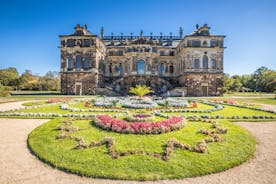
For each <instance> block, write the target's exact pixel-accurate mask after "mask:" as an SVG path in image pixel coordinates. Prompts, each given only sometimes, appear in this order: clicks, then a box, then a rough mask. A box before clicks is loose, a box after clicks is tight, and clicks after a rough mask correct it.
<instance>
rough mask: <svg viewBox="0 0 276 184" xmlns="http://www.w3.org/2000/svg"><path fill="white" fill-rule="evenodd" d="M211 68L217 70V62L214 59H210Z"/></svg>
mask: <svg viewBox="0 0 276 184" xmlns="http://www.w3.org/2000/svg"><path fill="white" fill-rule="evenodd" d="M211 68H212V69H216V68H217V61H216V59H212V60H211Z"/></svg>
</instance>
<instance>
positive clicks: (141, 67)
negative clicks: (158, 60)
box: [137, 59, 145, 74]
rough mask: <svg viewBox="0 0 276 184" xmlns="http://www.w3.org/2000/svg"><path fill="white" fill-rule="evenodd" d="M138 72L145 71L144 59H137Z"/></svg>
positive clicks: (142, 72)
mask: <svg viewBox="0 0 276 184" xmlns="http://www.w3.org/2000/svg"><path fill="white" fill-rule="evenodd" d="M137 73H138V74H144V73H145V61H144V60H142V59H141V60H138V61H137Z"/></svg>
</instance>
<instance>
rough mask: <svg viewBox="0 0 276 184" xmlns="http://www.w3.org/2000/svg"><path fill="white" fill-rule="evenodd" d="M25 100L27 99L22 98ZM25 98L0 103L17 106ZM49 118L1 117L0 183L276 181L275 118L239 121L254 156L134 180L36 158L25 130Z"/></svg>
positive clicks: (199, 183)
mask: <svg viewBox="0 0 276 184" xmlns="http://www.w3.org/2000/svg"><path fill="white" fill-rule="evenodd" d="M25 102H26V101H25ZM25 102H13V103H9V104H1V105H0V110H1V109H6V110H8V109H12V108H18V107H20V106H21V104H22V103H25ZM46 121H48V120H41V119H6V118H2V119H1V118H0V140H1V141H2V143H1V144H0V184H25V183H26V184H36V183H37V184H44V183H45V184H52V183H53V184H90V183H97V184H98V183H99V184H106V183H112V184H117V183H139V184H141V183H164V184H165V183H166V184H167V183H168V184H171V183H181V184H182V183H183V184H190V183H193V184H194V183H196V184H197V183H198V184H201V183H210V184H211V183H212V184H216V183H217V184H221V183H227V184H228V183H233V184H236V183H242V184H243V183H244V184H245V183H246V184H247V183H250V184H251V183H255V184H266V183H267V184H270V183H276V122H239V123H237V124H238V125H240V126H243V127H244V128H246V129H248V130H249V131H250V132H252V134H253V135H254V136H255V137H256V138H257V141H258V146H257V151H256V155H255V158H253V159H251V160H250V161H249V162H247V163H244V164H242V165H240V166H237V167H235V168H232V169H229V170H227V171H225V172H221V173H217V174H211V175H207V176H202V177H196V178H186V179H183V180H170V181H168V180H163V181H157V182H133V181H121V180H104V179H93V178H85V177H80V176H77V175H74V174H69V173H66V172H63V171H60V170H57V169H54V168H52V167H50V166H48V165H46V164H44V163H43V162H41V161H39V160H38V159H37V158H36V157H35V156H34V155H32V154H31V153H30V151H29V150H28V148H27V143H26V142H27V137H28V134H29V133H30V132H31V131H32V130H33V129H34V128H36V127H37V126H39V125H41V124H43V123H45V122H46Z"/></svg>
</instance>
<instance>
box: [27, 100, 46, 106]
mask: <svg viewBox="0 0 276 184" xmlns="http://www.w3.org/2000/svg"><path fill="white" fill-rule="evenodd" d="M44 104H47V101H35V102H26V103H23V104H22V105H24V106H36V105H44Z"/></svg>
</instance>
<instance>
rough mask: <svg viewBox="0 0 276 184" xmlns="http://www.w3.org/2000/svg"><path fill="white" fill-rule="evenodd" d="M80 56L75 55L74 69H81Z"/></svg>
mask: <svg viewBox="0 0 276 184" xmlns="http://www.w3.org/2000/svg"><path fill="white" fill-rule="evenodd" d="M81 67H82V66H81V56H80V55H77V56H76V68H81Z"/></svg>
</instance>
